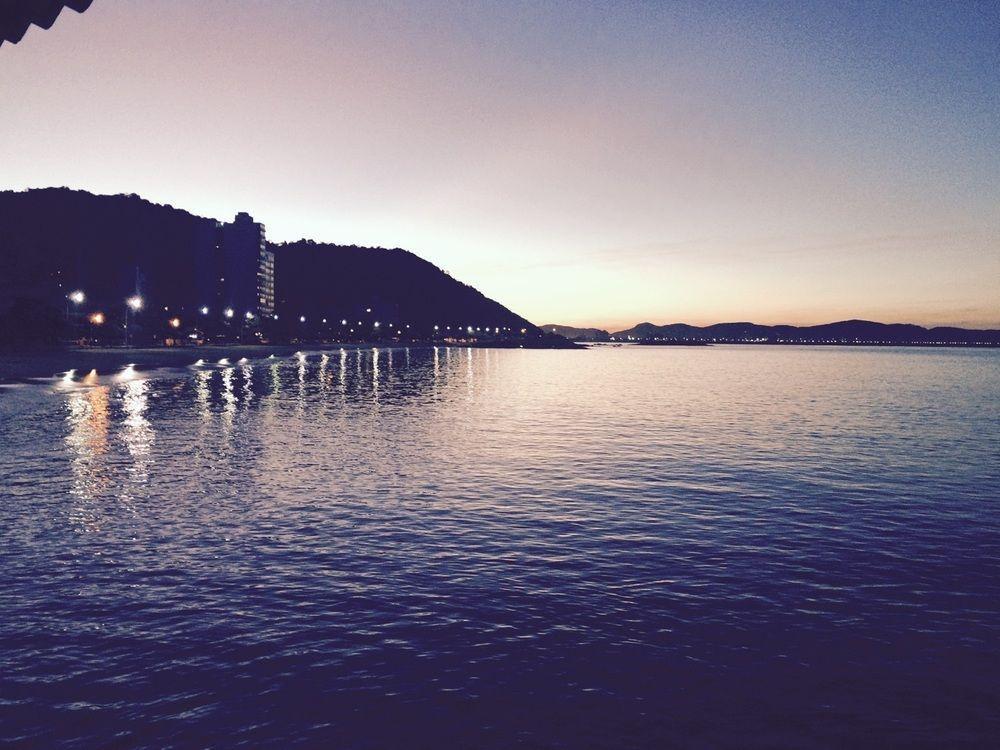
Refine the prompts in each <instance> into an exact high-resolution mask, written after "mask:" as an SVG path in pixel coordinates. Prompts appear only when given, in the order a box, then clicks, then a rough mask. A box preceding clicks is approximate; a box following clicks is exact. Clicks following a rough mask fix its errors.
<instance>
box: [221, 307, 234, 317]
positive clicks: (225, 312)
mask: <svg viewBox="0 0 1000 750" xmlns="http://www.w3.org/2000/svg"><path fill="white" fill-rule="evenodd" d="M222 314H223V315H225V316H226V317H227V318H231V317H233V315H235V313H234V312H233V308H231V307H227V308H226V309H225V310H223V311H222Z"/></svg>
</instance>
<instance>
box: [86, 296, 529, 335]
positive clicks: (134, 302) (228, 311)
mask: <svg viewBox="0 0 1000 750" xmlns="http://www.w3.org/2000/svg"><path fill="white" fill-rule="evenodd" d="M86 298H87V297H86V295H85V294H84V292H83V290H81V289H77V290H75V291H73V292H70V293H69V294H67V295H66V320H67V321H68V320H69V305H70V303H73V304H74V305H76V306H77V307H79V306H80V305H81V304H83V302H84V301H85V300H86ZM144 305H145V302H144V300H143V298H142V297H141V296H140V295H138V294H135V295H132V296H131V297H128V298H127V299H126V300H125V341H126V344H128V343H131V330H130V327H129V312H130V311H131V312H132V314H133V316H134V315H135V314H136V313H138V312H139V311H140V310H141V309H142V308H143V306H144ZM164 309H166V308H164ZM198 311H199V312H200V313H201V314H202V315H208V314H209V312H210V311H209V308H208V306H207V305H204V306H202V307H201V308H199V310H198ZM371 311H372V309H371V308H370V307H368V308H365V312H366V313H371ZM222 314H223V316H224V317H225V318H226V319H227V320H231V319H232V318H233V317H234V316H235V315H236V311H235V310H233V308H232V307H227V308H225V309H224V310H223V311H222ZM244 317H245V318H246V320H248V321H251V320H253V319H254V318H255V317H256V316H255V315H254V313H252V312H251V311H249V310H247V311H246V313H244ZM277 319H278V316H277V315H275V316H274V320H277ZM88 320H89V321H90V322H91V323H92V324H93V325H103V324H104V322H105V316H104V313H102V312H94V313H92V314H91V315H90V316H89V318H88ZM305 322H306V316H305V315H300V316H299V323H302V324H305ZM167 323H168V325H170V326H171V327H172V328H175V329H177V328H180V327H181V319H180V318H178V317H173V318H170V319H169V320H168V321H167ZM323 324H324V325H326V324H327V319H326V318H323ZM347 324H348V321H347V319H346V318H341V320H340V325H341V326H347ZM363 325H364V324H363V323H362V321H360V320H359V321H358V327H359V328H360V327H362V326H363ZM372 327H373V328H375V329H376V330H378V329H380V328H381V327H382V323H381V321H378V320H376V321H374V322H373V323H372ZM403 327H405V328H406V329H409V328H410V324H409V323H406V324H405V325H404V326H403ZM387 328H388V329H389V330H390V333H391V330H392V329H393V328H396V329H397V330H396V334H397V335H401V334H402V327H400V326H393V324H392V323H389V324H388V326H387ZM490 328H491V327H490V326H486V327H485V331H484V328H483V326H475V327H474V326H471V325H470V326H464V331H465V332H466V333H468V334H472V333H480V332H485V333H489V332H490ZM492 328H493V332H494V333H497V334H499V333H500V331H501V330H503V331H505V332H507V331H510V330H511V328H510V327H509V326H504V327H503V329H501V328H500V327H499V326H493V327H492ZM444 329H445V330H446V331H451V330H452V327H451V326H450V325H446V326H445V327H444ZM440 331H441V326H439V325H437V324H435V326H434V332H435V334H437V333H440ZM462 331H463V326H455V332H456V333H457V332H462ZM350 332H351V333H354V328H351V329H350ZM526 332H527V329H525V328H522V329H521V334H522V335H524V334H525V333H526Z"/></svg>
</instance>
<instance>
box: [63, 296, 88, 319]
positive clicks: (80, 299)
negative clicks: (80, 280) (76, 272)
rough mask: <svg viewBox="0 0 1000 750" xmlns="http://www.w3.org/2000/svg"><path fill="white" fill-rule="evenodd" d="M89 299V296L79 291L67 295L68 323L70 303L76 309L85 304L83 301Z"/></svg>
mask: <svg viewBox="0 0 1000 750" xmlns="http://www.w3.org/2000/svg"><path fill="white" fill-rule="evenodd" d="M85 299H87V296H86V295H85V294H84V293H83V292H82V291H81V290H79V289H77V290H76V291H75V292H70V293H69V294H67V295H66V322H67V323H69V303H70V302H72V303H73V304H74V305H75V306H76V307H79V306H80V305H82V304H83V301H84V300H85Z"/></svg>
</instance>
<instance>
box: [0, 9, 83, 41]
mask: <svg viewBox="0 0 1000 750" xmlns="http://www.w3.org/2000/svg"><path fill="white" fill-rule="evenodd" d="M92 2H93V0H65V2H59V0H2V2H0V46H2V45H3V43H4V42H5V41H8V42H11V43H12V44H17V43H18V42H19V41H21V38H22V37H23V36H24V34H25V33H26V32H27V31H28V28H29V27H30V26H31V25H32V24H34V25H35V26H39V27H41V28H43V29H48V28H50V27H51V26H52V24H54V23H55V22H56V18H58V17H59V14H60V13H61V12H62V9H63V8H64V7H65V8H72V9H73V10H75V11H76V12H77V13H83V12H84V11H85V10H87V8H89V7H90V4H91V3H92Z"/></svg>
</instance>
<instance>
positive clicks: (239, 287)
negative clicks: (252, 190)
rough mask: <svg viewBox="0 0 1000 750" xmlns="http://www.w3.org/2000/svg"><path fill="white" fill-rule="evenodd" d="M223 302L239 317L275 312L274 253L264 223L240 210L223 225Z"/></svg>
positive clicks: (267, 315) (272, 313)
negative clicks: (248, 314)
mask: <svg viewBox="0 0 1000 750" xmlns="http://www.w3.org/2000/svg"><path fill="white" fill-rule="evenodd" d="M221 250H222V277H221V279H222V282H221V283H222V301H223V304H224V305H226V306H227V307H230V308H232V309H233V311H234V312H235V313H236V314H237V315H240V316H243V315H245V314H246V313H252V314H253V315H256V316H264V317H270V316H272V315H274V253H272V252H271V251H269V250H268V249H267V239H266V237H265V235H264V225H263V224H260V223H258V222H255V221H254V220H253V217H251V216H250V214H248V213H243V212H241V213H238V214H236V218H235V219H234V220H233V221H232V222H231V223H229V224H223V225H222V242H221Z"/></svg>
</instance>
